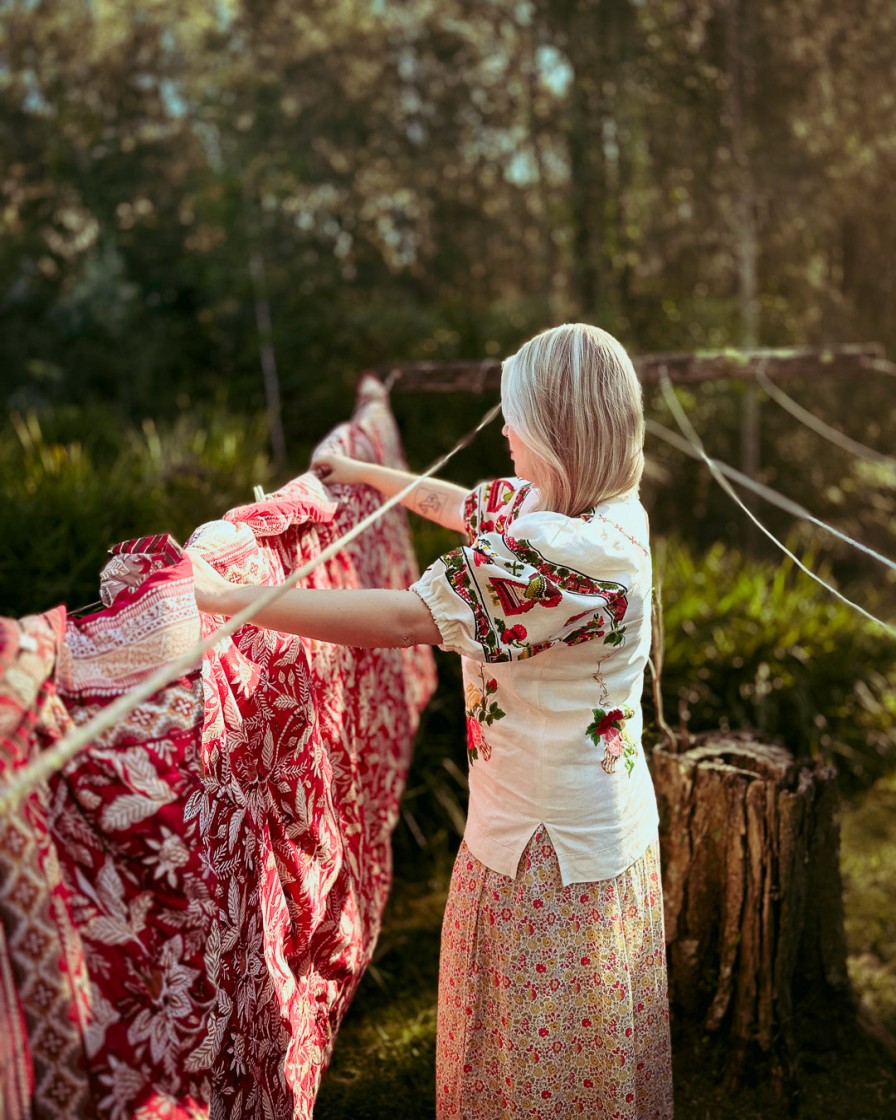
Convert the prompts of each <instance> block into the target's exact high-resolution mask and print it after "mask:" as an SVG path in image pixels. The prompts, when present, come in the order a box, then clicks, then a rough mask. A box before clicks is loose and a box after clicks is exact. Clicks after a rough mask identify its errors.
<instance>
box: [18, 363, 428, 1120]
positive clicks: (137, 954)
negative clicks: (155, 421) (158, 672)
mask: <svg viewBox="0 0 896 1120" xmlns="http://www.w3.org/2000/svg"><path fill="white" fill-rule="evenodd" d="M327 450H334V451H340V452H342V453H345V454H351V455H354V456H356V457H359V458H366V459H370V460H373V461H377V462H385V463H388V464H390V465H396V466H400V465H402V457H401V450H400V447H399V445H398V438H397V433H396V430H395V426H394V422H393V421H392V418H391V416H390V414H389V411H388V407H387V403H386V398H385V394H384V391H383V390H382V388H381V387H380V386H379V385H378V383H376V382H374V381H372V380H370V379H368V380H365V381H364V382H363V383H362V386H361V391H360V393H359V403H358V408H357V410H356V414H355V417H354V418H353V421H352V423H350V424H347V425H343V426H341V427H340V428H339V429H337V430H336V431H335V432H334V433H333V434H332V436H331V437H330V438H329V440H328V441H327ZM378 501H379V499H378V498H377V497H376V496H375V495H374V493H373V492H372V491H369V490H367V489H366V488H352V489H348V488H338V487H337V488H334V489H333V491H332V492H331V493H328V492H327V491H325V490H324V488H323V487H322V486H321V484H320V483H319V482H318V481H317V480H316V479H315V478H313V477H312V476H309V475H305V476H302V477H301V478H299V479H297V480H295V481H294V482H292V483H290V484H288V485H287V486H286V487H285V488H284V489H283V490H281V491H278V492H277V493H276V494H274V495H272V496H270V497H269V498H266V499H265V500H264V501H262V502H259V503H256V504H254V505H251V506H246V507H241V508H240V509H237V510H232V511H231V512H230V513H228V514H226V515H225V518H224V519H223V520H222V521H219V522H211V523H209V524H208V525H205V526H202V527H201V528H200V529H198V530H197V531H196V532H195V533H194V535H193V538H192V539H191V542H190V543H191V544H193V545H195V546H196V547H198V548H200V549H201V550H202V551H203V552H204V553H205V554H206V556H207V558H208V559H209V561H210V562H211V563H212V564H214V565H215V566H216V567H217V568H218V570H220V571H222V572H223V573H225V574H226V575H227V576H228V578H230V579H232V580H235V581H237V582H239V581H241V580H243V581H251V582H253V583H274V582H279V581H280V580H281V579H282V578H283V576H284V575H285V574H286V573H287V572H289V571H292V570H295V569H296V568H297V567H298V566H299V565H300V564H302V563H304V562H305V561H306V560H308V559H311V558H313V557H314V556H316V555H317V554H318V553H319V551H320V550H321V549H322V548H323V547H325V546H326V545H327V544H328V543H329V542H330V541H332V540H335V539H336V538H337V537H339V536H341V535H342V534H343V533H344V532H345V531H346V530H347V529H348V528H350V527H351V526H352V525H354V524H356V523H357V521H358V520H359V519H360V518H361V517H362V516H364V515H365V514H366V513H367V512H369V511H371V510H373V509H374V508H376V505H377V503H378ZM415 576H416V571H415V568H414V560H413V556H412V553H411V549H410V542H409V539H408V535H407V529H406V523H405V521H404V515H403V513H402V512H400V511H393V512H391V513H390V514H387V515H386V516H385V517H384V518H381V519H380V520H379V521H378V522H376V524H375V525H374V526H373V527H372V528H371V529H369V530H368V531H367V532H366V533H365V534H364V535H362V536H361V537H359V538H358V539H357V540H356V541H355V542H354V543H353V544H350V545H348V546H347V547H345V548H344V549H343V550H342V551H340V552H339V553H338V554H337V555H336V557H335V558H334V559H332V560H330V561H328V562H326V563H325V564H323V565H321V566H319V567H318V568H317V569H315V571H314V572H313V573H312V574H311V576H310V577H309V579H308V580H307V585H309V586H317V587H329V588H332V587H347V588H351V587H367V586H383V587H407V586H408V585H409V584H410V583H411V582H412V581H413V579H414V578H415ZM102 597H103V602H104V603H105V604H106V609H105V610H104V611H101V612H99V613H98V614H96V615H92V616H90V617H89V618H86V619H82V620H73V619H68V620H66V618H65V612H64V611H63V610H62V609H61V608H59V609H58V610H57V611H56V612H51V613H50V614H48V615H46V616H40V617H39V618H37V619H25V620H22V621H21V622H19V623H14V622H8V623H4V626H5V628H4V629H3V630H0V643H2V644H0V673H2V677H0V720H2V733H3V747H2V751H0V780H3V779H4V778H5V777H6V776H8V775H10V774H12V773H14V772H15V771H16V770H17V769H18V768H19V767H21V766H23V765H24V764H25V763H26V762H27V760H28V758H29V757H32V756H33V754H34V753H35V752H37V751H40V750H44V749H46V748H47V747H48V746H50V745H51V744H52V742H54V741H55V740H56V739H58V738H59V736H60V735H61V734H63V733H64V732H65V730H67V728H68V727H70V726H71V725H72V724H80V723H83V722H85V721H86V720H87V719H89V718H90V716H91V715H93V714H94V713H95V712H96V711H97V710H98V709H99V708H101V707H102V706H103V705H104V704H108V703H109V702H110V700H111V699H113V698H114V697H115V696H117V695H120V694H121V693H122V692H125V691H127V689H128V688H129V687H131V686H132V685H133V684H134V683H136V682H137V681H139V680H141V679H144V678H145V677H146V675H147V674H149V673H151V672H152V671H154V670H155V669H156V668H157V667H158V665H159V664H161V663H163V662H164V661H167V660H170V659H171V658H172V657H174V656H176V655H177V654H179V653H181V652H183V651H184V650H185V649H187V648H189V647H190V645H192V643H193V642H194V641H195V640H196V639H197V638H198V636H199V633H200V629H202V630H203V631H204V632H206V633H208V632H210V631H211V630H212V629H214V626H215V624H216V622H217V621H218V620H215V619H212V618H208V617H205V616H202V617H200V616H199V615H198V613H197V612H196V608H195V602H194V600H193V594H192V580H191V572H190V566H189V562H188V561H187V560H186V558H184V557H183V556H182V554H181V551H180V549H179V548H178V546H177V545H176V543H175V542H173V541H172V540H171V539H170V538H168V537H166V536H164V535H160V536H156V537H148V538H143V539H142V540H140V541H135V542H127V543H126V544H124V545H121V546H117V547H116V549H115V550H114V555H113V557H112V559H111V560H110V562H109V565H108V566H107V568H106V570H105V572H104V576H103V585H102ZM433 685H434V670H433V663H432V658H431V655H430V652H429V651H428V650H422V649H417V650H384V651H363V650H351V649H345V648H342V647H334V646H329V645H325V644H322V643H317V642H311V641H306V640H304V639H299V638H296V637H293V636H290V635H284V634H278V633H276V632H273V631H265V630H261V629H259V628H256V627H254V626H251V625H249V626H245V627H243V628H242V629H241V630H239V631H237V633H236V634H234V635H233V637H232V638H230V639H226V640H224V641H222V642H221V643H218V645H216V646H215V648H214V650H213V651H212V652H211V654H209V655H208V656H207V657H206V658H205V659H204V662H203V665H202V668H201V672H199V671H197V672H195V673H193V674H190V675H188V676H187V677H185V678H183V679H181V680H179V681H175V682H173V683H172V684H171V685H169V686H168V687H167V688H165V689H163V690H161V692H160V693H158V694H157V695H156V696H154V697H152V698H151V699H150V700H149V701H147V702H145V703H144V704H141V705H140V707H138V708H137V709H136V711H135V712H133V713H132V715H131V716H130V717H128V719H127V720H125V721H124V722H123V723H122V724H119V725H118V726H116V727H115V728H114V729H113V730H111V731H109V732H107V733H106V734H105V735H103V736H101V737H100V739H99V740H98V741H97V742H96V743H94V744H93V745H92V746H91V747H90V748H89V749H88V750H87V751H85V752H84V753H83V754H82V755H80V756H79V757H78V758H77V759H75V760H74V761H73V762H72V763H70V764H69V765H68V766H67V767H66V768H65V770H64V771H63V772H62V773H61V774H60V775H57V776H56V777H55V778H54V779H53V780H52V781H51V782H50V783H48V786H47V787H45V788H42V789H39V790H37V791H35V792H34V793H32V794H31V795H30V796H29V797H28V798H27V799H26V800H25V801H24V802H23V803H22V805H21V806H20V807H19V808H18V809H17V810H16V811H15V813H14V814H12V815H11V816H10V817H9V818H8V819H7V820H5V821H4V822H3V825H2V826H0V829H2V831H0V917H2V928H0V933H2V935H3V937H2V939H0V1016H2V1020H0V1026H4V1024H6V1023H8V1024H9V1030H6V1029H4V1032H3V1041H2V1042H0V1071H2V1073H3V1086H4V1089H3V1092H4V1106H5V1107H6V1110H7V1114H8V1115H9V1116H11V1117H14V1118H18V1117H19V1116H21V1117H26V1116H34V1117H53V1118H56V1117H59V1118H62V1117H66V1118H70V1117H78V1116H85V1117H86V1116H98V1117H103V1118H105V1117H109V1118H110V1120H132V1118H140V1120H144V1118H149V1117H165V1118H172V1120H175V1118H176V1120H180V1118H181V1117H205V1116H209V1115H211V1116H212V1117H222V1118H223V1117H235V1118H240V1117H247V1118H248V1117H256V1116H258V1117H262V1116H276V1117H287V1116H291V1117H295V1118H297V1120H298V1118H303V1117H310V1115H311V1110H312V1107H313V1102H314V1098H315V1095H316V1092H317V1089H318V1086H319V1082H320V1077H321V1075H322V1073H323V1071H324V1069H325V1068H326V1064H327V1062H328V1060H329V1056H330V1053H331V1050H332V1045H333V1040H334V1037H335V1033H336V1030H337V1028H338V1025H339V1022H340V1020H341V1018H342V1016H343V1014H344V1012H345V1010H346V1008H347V1006H348V1003H349V1002H350V1000H351V997H352V995H353V993H354V991H355V988H356V986H357V983H358V981H359V979H360V977H361V975H362V973H363V970H364V968H365V966H366V964H367V963H368V961H369V959H370V955H371V953H372V950H373V946H374V944H375V941H376V936H377V934H378V931H379V926H380V920H381V917H382V911H383V907H384V904H385V900H386V895H387V892H388V889H389V884H390V879H391V860H390V846H389V844H390V835H391V831H392V828H393V827H394V824H395V822H396V819H397V813H398V802H399V799H400V796H401V793H402V790H403V786H404V781H405V776H406V772H407V766H408V762H409V754H410V747H411V740H412V736H413V733H414V730H415V728H416V724H417V719H418V715H419V711H420V709H421V707H422V705H423V704H424V703H425V701H426V699H427V698H428V696H429V694H430V692H431V690H432V688H433ZM4 950H5V952H4ZM14 1028H15V1029H14ZM7 1070H8V1071H9V1076H7ZM7 1086H9V1088H7ZM7 1098H8V1099H7ZM15 1109H18V1111H16V1110H15Z"/></svg>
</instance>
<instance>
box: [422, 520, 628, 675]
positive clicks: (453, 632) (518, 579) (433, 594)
mask: <svg viewBox="0 0 896 1120" xmlns="http://www.w3.org/2000/svg"><path fill="white" fill-rule="evenodd" d="M614 574H615V573H614ZM411 590H412V591H415V592H416V593H417V594H418V595H419V596H420V598H421V599H422V600H423V602H424V603H425V604H426V605H427V606H428V607H429V609H430V611H431V613H432V616H433V620H434V621H435V623H436V626H437V627H438V629H439V632H440V633H441V635H442V639H443V640H442V645H441V648H442V649H445V650H451V651H453V652H456V653H460V654H461V655H463V656H465V657H469V658H472V659H473V660H476V661H482V662H489V663H492V662H501V661H521V660H524V659H525V658H529V657H533V656H535V655H536V654H539V653H542V652H543V651H545V650H548V649H551V648H553V647H556V646H558V645H561V644H562V645H566V646H573V645H578V644H579V643H581V642H589V641H593V640H595V639H598V640H601V641H603V642H604V643H605V644H607V645H609V646H618V645H622V643H623V641H624V640H625V625H624V621H625V614H626V610H627V609H628V588H627V586H626V584H625V583H622V582H619V581H617V580H611V579H595V578H593V577H591V576H589V575H587V574H586V573H585V572H583V571H581V570H578V569H577V568H575V567H573V566H571V565H570V564H569V563H563V562H558V561H557V558H556V557H554V558H553V559H552V558H549V557H548V556H547V555H545V554H544V553H543V552H541V551H539V549H538V548H536V547H535V545H534V544H533V542H532V541H530V540H526V539H517V538H515V537H513V536H511V535H509V534H507V533H504V534H502V533H500V532H486V533H480V534H479V535H478V536H477V537H476V538H475V539H474V540H473V541H472V543H471V544H469V545H464V546H462V547H460V548H456V549H453V550H452V551H451V552H448V553H446V554H445V555H444V556H442V557H440V558H439V559H438V560H436V561H435V563H433V564H431V565H430V566H429V567H428V568H427V569H426V571H425V572H424V573H423V575H422V576H421V577H420V579H419V580H418V581H417V582H416V583H415V584H413V585H412V588H411Z"/></svg>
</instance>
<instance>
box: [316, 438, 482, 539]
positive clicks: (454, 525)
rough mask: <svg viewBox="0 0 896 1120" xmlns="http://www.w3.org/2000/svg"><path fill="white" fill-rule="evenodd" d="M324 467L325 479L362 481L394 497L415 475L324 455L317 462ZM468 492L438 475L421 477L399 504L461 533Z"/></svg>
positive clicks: (373, 464) (322, 475)
mask: <svg viewBox="0 0 896 1120" xmlns="http://www.w3.org/2000/svg"><path fill="white" fill-rule="evenodd" d="M319 465H320V466H321V467H323V468H324V471H326V468H327V467H328V466H330V467H331V469H330V471H329V472H328V473H323V472H321V477H322V478H323V479H324V481H327V480H328V479H330V480H332V481H333V482H349V483H364V484H366V485H367V486H373V487H374V489H376V490H379V491H380V493H381V494H384V495H385V496H386V497H387V498H391V497H394V496H395V495H396V494H398V493H399V492H400V491H401V490H403V489H404V488H405V487H406V486H407V485H408V484H409V483H411V482H413V481H414V479H415V478H416V477H417V475H415V474H412V473H411V472H410V471H400V470H395V469H394V468H393V467H381V466H379V465H378V464H377V463H364V462H361V461H360V460H357V459H345V458H336V457H335V456H333V457H330V458H327V457H324V458H323V459H322V460H320V461H319ZM317 467H318V464H312V469H317ZM466 496H467V491H466V490H465V489H464V488H463V487H462V486H457V485H455V484H454V483H453V482H445V481H444V480H443V479H440V478H427V479H424V480H423V482H421V483H420V484H419V485H418V486H416V487H415V488H414V489H413V490H412V491H411V492H410V494H408V495H407V497H405V498H403V499H402V505H404V506H407V508H408V509H410V510H413V511H414V513H419V514H420V516H421V517H425V518H427V519H428V520H429V521H435V522H436V524H438V525H443V526H444V527H445V528H446V529H455V530H457V532H459V533H462V532H463V530H464V499H465V498H466Z"/></svg>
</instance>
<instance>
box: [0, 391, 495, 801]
mask: <svg viewBox="0 0 896 1120" xmlns="http://www.w3.org/2000/svg"><path fill="white" fill-rule="evenodd" d="M500 411H501V406H500V404H497V405H494V407H492V408H490V409H489V410H488V411H487V412H486V413H485V415H484V416H483V417H482V419H481V420H480V421H479V423H478V424H477V425H476V426H475V427H474V428H472V429H471V430H470V431H469V432H467V433H466V435H464V436H462V437H461V438H460V439H459V440H458V441H457V443H456V444H455V445H454V446H453V447H452V448H451V450H450V451H448V452H446V454H444V455H442V456H441V457H440V458H438V459H436V460H435V462H433V463H432V464H431V465H430V466H429V467H427V468H426V470H425V471H423V472H422V474H419V475H417V476H416V477H415V478H414V479H413V481H411V482H410V483H408V485H407V486H405V487H404V488H403V489H402V490H400V491H399V492H398V493H397V494H394V495H393V496H392V497H391V498H387V499H386V500H385V501H384V502H383V504H382V505H381V506H380V507H379V508H378V509H376V510H374V511H373V513H370V514H368V515H367V516H366V517H364V518H362V520H361V521H359V522H358V524H357V525H355V526H354V527H353V528H352V529H349V531H348V532H347V533H344V534H343V535H342V536H341V537H339V538H338V539H337V540H335V541H332V542H331V543H330V544H329V545H327V547H326V548H324V549H323V550H322V551H321V552H320V553H319V554H318V555H317V556H315V557H314V558H313V559H312V560H309V561H308V562H307V563H305V564H303V565H302V566H301V567H300V568H298V569H297V570H296V571H294V572H292V573H291V574H290V575H289V576H288V577H287V578H286V579H285V580H284V581H283V583H280V584H277V585H276V586H275V587H270V588H266V589H265V590H266V594H262V595H259V596H258V598H257V600H256V601H255V602H254V603H252V604H251V606H248V607H246V608H245V609H244V610H242V611H240V612H239V613H238V614H235V615H233V617H232V618H230V619H229V620H228V621H227V622H225V623H224V624H223V625H222V626H219V627H218V629H217V630H215V631H214V633H212V634H209V636H208V637H207V638H204V639H203V640H202V641H200V642H197V643H196V645H195V646H193V648H192V649H190V650H187V652H186V653H183V654H181V656H180V657H177V658H175V659H174V660H173V661H169V662H167V663H166V664H165V665H162V666H160V667H159V668H158V669H157V670H156V672H154V673H152V674H151V675H150V676H149V677H147V678H146V680H145V681H143V682H141V683H140V684H138V685H135V687H134V688H132V689H131V690H130V691H129V692H126V693H124V695H122V696H119V697H118V698H117V699H116V700H113V701H112V703H111V704H109V705H108V706H107V707H105V708H104V709H103V710H102V711H101V712H99V713H97V715H95V716H94V717H93V718H92V719H90V720H88V722H87V723H85V724H83V725H82V726H81V727H79V728H76V729H74V730H73V731H71V732H69V734H67V735H66V736H64V737H63V738H62V739H60V741H59V742H58V743H56V744H55V745H54V746H52V747H50V748H49V749H48V750H46V751H44V752H43V753H42V754H40V755H38V756H37V758H35V759H33V760H32V761H31V762H30V763H29V764H28V765H27V766H25V767H23V768H22V770H21V771H20V772H19V773H18V774H17V775H16V777H15V779H14V780H13V781H11V782H10V783H9V784H8V785H7V786H6V787H5V788H4V789H2V790H0V812H4V811H8V810H10V809H12V808H14V807H15V805H16V804H17V803H18V802H19V800H20V799H21V798H22V797H23V796H24V795H25V794H26V793H28V792H29V790H31V789H33V788H34V786H36V785H38V784H39V783H40V782H43V781H46V780H47V779H48V778H49V777H50V776H51V775H52V774H55V773H56V772H57V771H59V770H61V769H62V768H63V767H64V766H65V765H66V764H67V763H69V762H70V761H71V760H72V759H73V758H74V757H75V756H76V755H77V754H79V753H80V752H81V751H82V750H84V748H85V747H87V746H89V745H90V744H91V742H92V741H93V740H94V739H96V738H97V737H98V736H99V735H101V734H102V733H103V732H104V731H107V730H108V729H109V728H110V727H112V726H113V725H114V724H116V723H118V722H119V721H120V720H123V719H124V718H125V717H126V716H128V715H130V714H131V712H133V710H134V709H135V708H136V707H137V706H138V704H141V703H142V702H143V701H144V700H148V699H149V697H150V696H153V695H155V693H156V692H158V691H159V689H162V688H164V687H165V686H166V685H168V684H170V683H171V682H172V681H174V680H177V678H178V677H181V676H183V675H184V674H185V673H187V672H189V671H190V670H192V669H195V668H196V666H197V665H198V664H199V663H200V660H201V658H202V657H203V656H204V655H205V654H206V653H207V652H208V651H209V650H210V649H212V648H213V647H214V646H215V645H217V643H218V642H220V641H222V640H223V639H224V638H228V637H230V635H231V634H233V633H235V632H236V631H237V630H239V628H240V627H241V626H245V625H246V623H247V622H250V621H251V620H252V619H253V618H254V617H255V615H256V614H258V612H259V611H261V610H263V609H264V608H265V607H269V606H270V605H271V604H272V603H275V602H276V601H277V600H278V599H279V598H280V597H281V596H282V595H284V594H285V593H286V592H287V591H290V590H292V588H294V587H295V585H296V584H297V583H298V582H299V581H300V580H303V579H305V578H306V576H308V575H309V574H310V573H311V572H312V571H314V569H315V568H316V567H318V565H320V564H322V563H324V562H325V561H326V560H330V559H332V557H334V556H335V555H336V554H337V553H338V552H340V551H341V550H342V549H343V548H344V547H345V546H346V545H347V544H348V543H349V542H350V541H353V540H354V539H355V538H356V537H358V536H360V535H361V533H363V532H364V531H365V530H366V529H368V528H369V527H370V526H371V525H373V524H374V523H375V522H376V521H378V520H379V519H380V518H381V517H382V516H383V515H384V514H386V513H388V512H389V510H390V509H392V508H393V507H394V506H396V505H398V504H399V503H400V502H401V501H402V500H403V499H404V498H406V497H407V496H408V494H410V493H411V492H412V491H413V490H415V489H416V488H417V486H419V484H420V483H421V482H422V481H423V480H424V479H426V478H429V477H430V475H433V474H435V472H436V471H438V470H441V468H442V467H444V466H445V464H446V463H448V461H449V460H450V459H452V458H453V457H454V456H455V455H456V454H457V453H458V452H459V451H462V450H463V449H464V448H465V447H467V446H468V445H469V444H470V443H471V442H472V441H473V439H474V438H475V437H476V436H477V435H478V434H479V432H481V431H482V429H483V428H485V427H486V426H487V425H488V424H490V423H491V422H492V420H494V418H495V417H496V416H497V415H498V413H499V412H500Z"/></svg>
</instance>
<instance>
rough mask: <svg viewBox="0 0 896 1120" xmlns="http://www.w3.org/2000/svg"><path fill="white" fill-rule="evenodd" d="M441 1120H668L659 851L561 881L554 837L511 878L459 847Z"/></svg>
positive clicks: (543, 838) (440, 1077)
mask: <svg viewBox="0 0 896 1120" xmlns="http://www.w3.org/2000/svg"><path fill="white" fill-rule="evenodd" d="M436 1101H437V1103H436V1115H437V1117H438V1120H445V1118H447V1117H461V1118H462V1120H493V1118H497V1117H505V1116H521V1117H522V1116H525V1117H537V1118H547V1117H555V1116H558V1117H573V1116H585V1117H587V1118H588V1120H667V1118H671V1116H672V1060H671V1048H670V1043H669V1007H668V993H667V983H666V945H665V939H664V935H663V892H662V885H661V882H660V866H659V844H658V842H657V841H654V842H653V843H652V844H651V845H650V847H649V848H648V849H647V851H646V852H645V853H644V855H643V856H642V857H641V858H640V859H638V860H636V861H635V863H633V864H632V865H631V867H629V868H628V869H627V870H625V871H623V872H622V874H620V875H617V876H616V878H615V879H607V880H604V881H602V882H597V883H572V884H570V885H569V886H566V887H564V886H563V883H562V880H561V878H560V868H559V865H558V863H557V857H556V855H555V853H554V848H553V846H552V844H551V841H550V838H549V836H548V833H547V831H546V830H545V829H544V828H539V829H538V831H537V832H536V833H535V835H534V836H533V837H532V839H531V840H530V841H529V844H528V846H527V847H526V850H525V852H524V853H523V856H522V859H521V861H520V867H519V871H518V873H517V877H516V879H509V878H507V877H506V876H504V875H499V874H498V873H497V872H494V871H490V870H489V869H488V868H487V867H485V866H484V864H482V863H480V862H479V860H477V859H476V858H475V857H474V856H473V855H472V854H471V852H470V850H469V848H467V846H466V844H465V843H462V844H461V847H460V851H459V853H458V856H457V860H456V862H455V865H454V873H453V875H452V878H451V889H450V892H449V895H448V904H447V908H446V910H445V920H444V923H443V926H442V953H441V965H440V974H439V1012H438V1039H437V1046H436Z"/></svg>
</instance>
